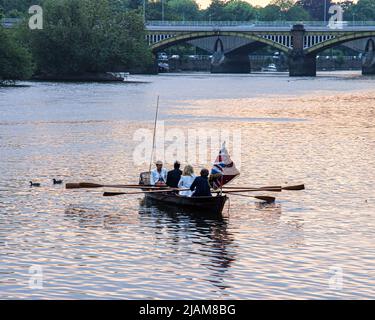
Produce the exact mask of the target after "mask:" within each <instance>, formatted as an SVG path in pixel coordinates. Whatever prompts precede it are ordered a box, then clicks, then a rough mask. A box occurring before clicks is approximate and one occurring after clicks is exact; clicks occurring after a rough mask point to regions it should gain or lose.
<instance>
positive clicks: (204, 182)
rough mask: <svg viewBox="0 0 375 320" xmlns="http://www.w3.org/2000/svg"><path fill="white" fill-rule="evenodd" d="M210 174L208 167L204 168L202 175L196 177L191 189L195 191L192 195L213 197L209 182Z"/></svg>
mask: <svg viewBox="0 0 375 320" xmlns="http://www.w3.org/2000/svg"><path fill="white" fill-rule="evenodd" d="M209 174H210V172H209V171H208V170H207V169H202V170H201V176H200V177H197V178H195V180H194V182H193V183H192V185H191V186H190V190H191V191H193V195H192V197H212V194H211V187H210V184H209V183H208V176H209Z"/></svg>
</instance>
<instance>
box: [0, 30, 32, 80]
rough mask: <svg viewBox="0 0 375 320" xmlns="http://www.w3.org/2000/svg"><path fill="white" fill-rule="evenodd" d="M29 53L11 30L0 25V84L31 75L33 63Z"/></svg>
mask: <svg viewBox="0 0 375 320" xmlns="http://www.w3.org/2000/svg"><path fill="white" fill-rule="evenodd" d="M31 61H32V59H31V55H30V53H29V52H28V51H27V49H26V48H24V47H23V46H22V45H21V44H20V43H19V41H17V39H16V38H15V32H14V31H13V30H5V29H4V28H2V27H1V26H0V85H2V84H4V83H8V82H12V81H14V80H23V79H27V78H29V77H31V75H32V73H33V68H34V66H33V64H32V62H31Z"/></svg>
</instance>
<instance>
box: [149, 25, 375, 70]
mask: <svg viewBox="0 0 375 320" xmlns="http://www.w3.org/2000/svg"><path fill="white" fill-rule="evenodd" d="M146 29H147V41H148V44H149V45H150V47H151V49H152V51H153V52H154V53H157V52H159V51H161V50H164V49H165V48H168V47H170V46H174V45H176V44H179V43H184V42H188V43H190V44H193V45H195V46H198V47H201V48H204V49H205V50H207V51H209V52H211V53H213V58H212V71H213V72H228V73H231V72H232V73H236V72H238V73H247V72H250V62H249V61H248V60H249V59H248V54H249V53H250V52H251V51H253V50H255V49H257V48H259V47H261V46H267V45H268V46H271V47H273V48H275V49H276V50H278V51H280V52H283V53H284V54H285V55H286V56H287V57H288V64H289V74H290V75H291V76H315V75H316V56H317V54H318V53H319V52H321V51H324V50H326V49H329V48H332V47H336V46H338V45H346V46H348V47H351V48H352V49H355V50H357V51H361V52H364V55H363V73H364V74H375V61H374V47H375V46H374V40H373V39H372V37H375V22H356V23H352V22H345V21H344V22H337V23H335V24H332V25H324V24H323V23H321V22H307V23H296V22H277V23H272V22H271V23H270V22H257V23H250V22H218V21H215V22H202V21H199V22H181V21H180V22H178V21H164V22H160V21H149V22H147V24H146ZM210 46H211V48H210ZM219 62H220V63H219Z"/></svg>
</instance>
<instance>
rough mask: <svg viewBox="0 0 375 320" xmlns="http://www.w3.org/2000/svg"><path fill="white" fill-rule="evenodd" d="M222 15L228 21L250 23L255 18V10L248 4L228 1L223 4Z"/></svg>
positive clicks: (237, 0) (234, 0) (239, 1)
mask: <svg viewBox="0 0 375 320" xmlns="http://www.w3.org/2000/svg"><path fill="white" fill-rule="evenodd" d="M224 13H225V16H226V19H227V20H230V21H251V20H255V19H256V17H257V14H256V10H255V8H254V7H253V6H252V5H250V4H249V3H248V2H245V1H241V0H230V1H229V2H227V3H226V4H225V7H224Z"/></svg>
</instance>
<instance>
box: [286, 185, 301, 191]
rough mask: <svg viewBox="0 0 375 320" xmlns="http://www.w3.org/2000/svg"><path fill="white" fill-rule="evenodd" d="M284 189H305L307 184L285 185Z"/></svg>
mask: <svg viewBox="0 0 375 320" xmlns="http://www.w3.org/2000/svg"><path fill="white" fill-rule="evenodd" d="M283 190H289V191H299V190H305V185H304V184H300V185H297V186H289V187H283Z"/></svg>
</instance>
